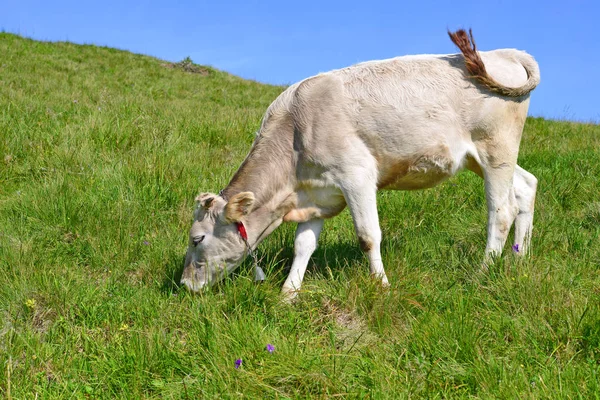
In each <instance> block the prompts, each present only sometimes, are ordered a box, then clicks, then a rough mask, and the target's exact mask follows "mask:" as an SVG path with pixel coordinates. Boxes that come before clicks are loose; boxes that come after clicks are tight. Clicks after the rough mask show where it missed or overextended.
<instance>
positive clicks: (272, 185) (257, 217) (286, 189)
mask: <svg viewBox="0 0 600 400" xmlns="http://www.w3.org/2000/svg"><path fill="white" fill-rule="evenodd" d="M292 135H293V132H289V133H288V132H279V134H278V135H270V136H266V137H264V136H263V137H260V138H258V139H257V140H256V141H255V143H254V144H253V146H252V149H251V150H250V153H249V154H248V156H247V157H246V159H245V160H244V162H243V163H242V165H241V166H240V168H239V169H238V171H237V172H236V173H235V175H234V176H233V178H232V180H231V182H230V183H229V185H227V187H226V188H225V189H224V190H223V192H222V194H223V196H224V197H225V199H227V200H228V199H230V198H231V197H232V196H234V195H236V194H237V193H240V192H252V193H253V194H254V197H255V203H254V207H253V211H252V212H251V213H250V214H249V215H248V216H246V218H245V225H246V229H247V231H248V239H249V242H250V243H251V244H252V245H253V247H254V245H257V244H258V243H259V242H260V241H262V239H264V238H265V237H266V236H267V235H268V234H269V233H271V232H272V231H273V230H274V229H275V228H277V227H278V226H279V225H280V224H281V222H282V218H283V216H284V215H285V214H286V213H287V212H289V211H290V210H291V209H293V208H294V207H295V204H296V196H295V194H294V186H295V173H294V171H295V168H296V167H295V164H296V161H295V155H294V151H293V148H292V140H293V138H292Z"/></svg>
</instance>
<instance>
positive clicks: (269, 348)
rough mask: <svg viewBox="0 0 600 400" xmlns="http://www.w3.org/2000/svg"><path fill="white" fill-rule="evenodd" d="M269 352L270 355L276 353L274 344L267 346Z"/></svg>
mask: <svg viewBox="0 0 600 400" xmlns="http://www.w3.org/2000/svg"><path fill="white" fill-rule="evenodd" d="M267 351H268V352H269V353H272V352H274V351H275V346H273V345H272V344H270V343H269V344H268V345H267Z"/></svg>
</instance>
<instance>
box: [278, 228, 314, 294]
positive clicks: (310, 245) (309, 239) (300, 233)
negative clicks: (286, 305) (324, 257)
mask: <svg viewBox="0 0 600 400" xmlns="http://www.w3.org/2000/svg"><path fill="white" fill-rule="evenodd" d="M324 222H325V221H324V220H322V219H313V220H310V221H306V222H302V223H300V224H298V229H296V240H295V241H294V261H293V262H292V268H291V269H290V273H289V275H288V277H287V279H286V280H285V283H284V284H283V288H282V290H281V293H282V294H283V296H284V298H285V299H286V300H287V301H291V300H292V299H294V298H295V297H296V295H297V294H298V291H299V290H300V286H301V285H302V280H303V279H304V273H305V272H306V267H307V265H308V261H309V260H310V256H311V255H312V254H313V253H314V251H315V250H316V248H317V242H318V241H319V235H320V234H321V230H322V229H323V223H324Z"/></svg>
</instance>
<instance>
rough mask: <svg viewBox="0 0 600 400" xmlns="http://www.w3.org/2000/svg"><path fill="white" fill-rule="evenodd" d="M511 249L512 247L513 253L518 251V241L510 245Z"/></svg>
mask: <svg viewBox="0 0 600 400" xmlns="http://www.w3.org/2000/svg"><path fill="white" fill-rule="evenodd" d="M512 249H513V251H514V252H515V253H518V252H519V243H516V244H515V245H514V246H513V247H512Z"/></svg>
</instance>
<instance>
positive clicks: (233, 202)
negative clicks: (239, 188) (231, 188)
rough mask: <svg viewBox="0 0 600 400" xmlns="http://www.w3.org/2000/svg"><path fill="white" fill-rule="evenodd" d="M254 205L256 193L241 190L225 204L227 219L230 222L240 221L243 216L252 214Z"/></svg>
mask: <svg viewBox="0 0 600 400" xmlns="http://www.w3.org/2000/svg"><path fill="white" fill-rule="evenodd" d="M253 205H254V194H253V193H252V192H241V193H238V194H236V195H234V196H233V197H231V199H229V202H228V203H227V205H225V214H224V216H225V221H227V222H228V223H232V222H239V221H240V220H241V219H242V218H243V217H245V216H246V215H248V214H250V211H252V206H253Z"/></svg>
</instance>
